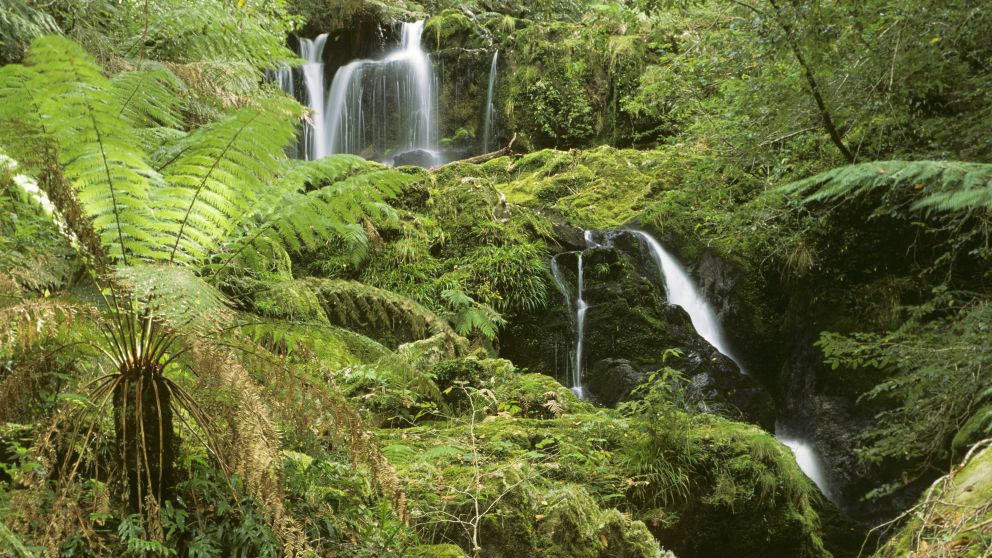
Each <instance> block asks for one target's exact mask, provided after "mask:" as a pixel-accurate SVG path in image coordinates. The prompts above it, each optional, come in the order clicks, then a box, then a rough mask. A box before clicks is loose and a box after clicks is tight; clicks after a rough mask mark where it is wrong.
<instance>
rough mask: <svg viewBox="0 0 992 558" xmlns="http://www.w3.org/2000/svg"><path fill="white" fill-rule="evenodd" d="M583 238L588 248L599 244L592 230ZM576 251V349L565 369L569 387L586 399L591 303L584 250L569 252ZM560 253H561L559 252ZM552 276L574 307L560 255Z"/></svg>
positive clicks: (556, 258)
mask: <svg viewBox="0 0 992 558" xmlns="http://www.w3.org/2000/svg"><path fill="white" fill-rule="evenodd" d="M583 238H584V239H585V242H586V250H588V249H589V248H593V247H595V246H599V244H596V243H595V242H593V239H592V231H585V232H584V233H583ZM567 253H570V254H571V253H574V254H575V258H576V268H575V277H576V286H575V291H576V295H575V318H574V320H573V325H574V328H575V343H574V346H575V351H574V352H573V353H572V359H571V362H569V363H568V368H567V370H566V371H565V372H566V373H565V378H566V381H567V382H568V384H569V385H568V389H570V390H572V393H574V394H575V395H576V397H578V398H579V399H585V396H586V392H585V389H583V387H582V372H583V366H582V364H583V355H582V348H583V345H584V342H585V336H586V310H588V309H589V305H588V304H586V301H585V298H584V296H583V295H584V293H585V270H584V266H583V263H582V255H583V253H584V250H579V251H577V252H567ZM559 255H560V254H559ZM551 276H552V277H554V280H555V283H556V284H557V285H558V290H559V291H561V294H562V296H563V297H565V305H566V306H568V308H569V309H572V297H571V295H570V294H569V292H568V287H567V286H566V285H565V281H564V279H562V276H561V269H560V268H559V267H558V256H557V255H556V256H554V257H552V258H551Z"/></svg>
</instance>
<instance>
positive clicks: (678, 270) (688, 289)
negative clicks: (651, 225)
mask: <svg viewBox="0 0 992 558" xmlns="http://www.w3.org/2000/svg"><path fill="white" fill-rule="evenodd" d="M630 232H631V233H633V234H635V235H637V236H639V237H640V238H641V239H642V240H644V242H645V243H647V245H648V248H650V249H651V257H652V258H653V259H654V262H655V264H657V266H658V269H659V270H660V271H661V274H662V275H663V276H664V282H665V290H666V291H668V302H669V303H671V304H674V305H676V306H681V307H682V308H684V309H685V311H686V312H687V313H688V314H689V318H690V319H691V320H692V327H694V328H696V333H698V334H699V336H700V337H702V338H703V339H705V340H706V341H707V342H708V343H709V344H710V345H713V348H714V349H716V350H718V351H720V353H721V354H723V355H724V356H726V357H727V358H729V359H730V360H732V361H734V364H736V365H737V367H738V368H739V369H740V370H741V372H744V369H743V367H742V366H741V363H740V361H738V360H737V359H736V358H735V357H734V355H733V354H732V353H731V351H730V347H729V346H728V344H727V341H726V339H725V338H724V336H723V328H722V327H721V326H720V322H719V320H717V319H716V314H715V313H714V312H713V309H712V308H710V305H709V304H708V303H707V302H706V299H705V298H704V297H703V295H702V293H700V292H699V290H698V289H697V288H696V285H695V284H694V283H693V282H692V279H690V278H689V274H688V273H686V271H685V269H684V268H683V267H682V265H681V264H679V262H678V260H676V259H675V258H674V257H673V256H672V255H671V254H669V253H668V251H666V250H665V248H664V247H663V246H662V245H661V243H659V242H658V241H657V240H655V239H654V237H652V236H651V235H649V234H648V233H646V232H644V231H637V230H632V231H630Z"/></svg>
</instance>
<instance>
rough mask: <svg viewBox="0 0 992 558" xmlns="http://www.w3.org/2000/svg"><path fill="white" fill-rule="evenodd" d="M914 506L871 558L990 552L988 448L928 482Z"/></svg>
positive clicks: (972, 556) (991, 459) (973, 556)
mask: <svg viewBox="0 0 992 558" xmlns="http://www.w3.org/2000/svg"><path fill="white" fill-rule="evenodd" d="M918 507H919V508H920V509H919V511H918V512H917V513H914V514H912V515H911V516H910V517H911V519H910V520H909V521H908V522H907V523H906V524H905V525H904V526H903V527H902V528H901V529H900V530H899V531H898V532H897V533H896V534H895V535H894V536H893V537H892V538H891V539H889V541H888V542H886V543H885V545H884V546H883V547H882V548H881V549H880V550H879V551H878V552H876V553H875V554H874V555H873V556H874V557H875V558H897V557H902V556H910V555H913V556H916V555H917V554H919V555H921V556H922V555H927V556H962V557H967V558H979V557H984V556H988V553H989V551H990V550H992V448H990V447H989V445H988V444H985V445H984V446H983V448H979V449H978V451H976V452H975V453H974V454H973V455H972V457H971V459H970V460H969V461H967V462H966V463H964V464H963V466H961V467H960V468H957V469H956V470H954V471H952V472H951V473H950V474H949V475H947V476H946V477H944V478H943V479H942V482H938V483H934V489H933V490H932V491H927V492H926V493H924V494H923V495H922V497H921V501H920V503H919V504H918Z"/></svg>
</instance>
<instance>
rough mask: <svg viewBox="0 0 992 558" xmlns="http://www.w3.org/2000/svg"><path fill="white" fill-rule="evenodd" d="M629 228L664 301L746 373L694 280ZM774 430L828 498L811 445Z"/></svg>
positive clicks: (652, 242)
mask: <svg viewBox="0 0 992 558" xmlns="http://www.w3.org/2000/svg"><path fill="white" fill-rule="evenodd" d="M630 232H631V233H633V234H635V235H637V236H638V237H640V238H641V239H642V240H644V242H645V243H646V244H647V245H648V248H650V250H651V257H652V258H653V259H654V261H655V263H656V264H657V265H658V269H659V270H660V271H661V274H662V275H663V279H664V283H665V290H667V291H668V302H669V303H671V304H675V305H677V306H681V307H682V308H683V309H685V311H686V312H687V313H688V314H689V318H690V319H691V321H692V325H693V327H694V328H696V332H697V333H698V334H699V336H700V337H702V338H703V339H705V340H706V341H707V342H709V344H710V345H713V347H714V348H715V349H716V350H718V351H720V353H722V354H723V355H725V356H726V357H728V358H730V359H731V360H733V361H734V363H735V364H737V367H738V368H739V369H740V371H741V373H746V372H745V370H744V368H743V367H742V366H741V364H740V361H738V360H737V359H736V358H734V357H733V355H732V354H730V352H729V348H728V346H727V342H726V340H725V339H724V337H723V328H722V327H721V326H720V322H719V321H718V320H717V319H716V313H715V312H713V309H712V308H710V305H709V304H708V303H707V302H706V299H705V298H704V297H703V296H702V293H700V292H699V289H697V288H696V285H695V283H694V282H693V281H692V279H691V278H690V277H689V274H688V273H686V271H685V269H684V268H683V267H682V266H681V265H680V264H679V262H678V260H676V259H675V258H674V257H673V256H672V255H671V254H669V253H668V251H667V250H665V248H664V247H663V246H662V245H661V243H660V242H658V241H657V240H655V239H654V237H652V236H651V235H649V234H648V233H646V232H644V231H638V230H631V231H630ZM775 431H776V433H775V435H776V437H777V438H778V440H779V441H780V442H782V443H783V444H785V445H786V446H788V447H789V449H791V450H792V453H793V454H794V455H795V456H796V462H797V463H798V464H799V468H800V469H802V471H803V473H805V474H806V476H807V477H809V479H810V480H812V481H813V484H815V485H816V486H817V487H818V488H819V489H820V491H821V492H823V494H824V496H826V497H827V498H831V497H832V496H831V493H830V488H829V485H828V484H827V479H826V476H825V475H824V473H823V468H822V466H821V464H820V458H819V456H817V455H816V452H815V451H814V450H813V448H812V446H810V445H809V443H807V442H806V441H805V440H802V439H800V438H799V437H795V436H791V435H788V434H787V433H786V431H785V430H784V429H783V428H781V427H780V426H779V425H776V427H775Z"/></svg>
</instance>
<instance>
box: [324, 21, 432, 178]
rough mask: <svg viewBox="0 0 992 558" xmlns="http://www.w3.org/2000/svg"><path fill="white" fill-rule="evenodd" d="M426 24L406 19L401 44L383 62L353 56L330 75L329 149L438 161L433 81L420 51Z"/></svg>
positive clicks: (427, 60) (384, 157)
mask: <svg viewBox="0 0 992 558" xmlns="http://www.w3.org/2000/svg"><path fill="white" fill-rule="evenodd" d="M423 32H424V22H423V21H417V22H414V23H404V24H403V25H402V29H401V38H400V45H399V48H398V49H396V50H394V51H393V52H391V53H390V54H388V55H387V56H386V57H385V58H383V59H381V60H355V61H353V62H350V63H348V64H346V65H344V66H342V67H341V68H339V69H338V71H337V72H336V73H335V74H334V79H333V80H332V82H331V87H330V91H329V92H328V95H327V115H326V135H327V146H328V153H354V154H359V155H364V156H368V157H371V158H374V159H379V160H384V161H390V162H396V160H397V156H398V155H404V154H411V153H413V152H418V153H419V157H418V158H417V159H416V162H427V163H437V162H439V161H438V131H437V84H436V83H435V77H434V68H433V65H432V63H431V60H430V56H429V55H428V54H427V52H426V51H424V49H423V45H422V38H423Z"/></svg>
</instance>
